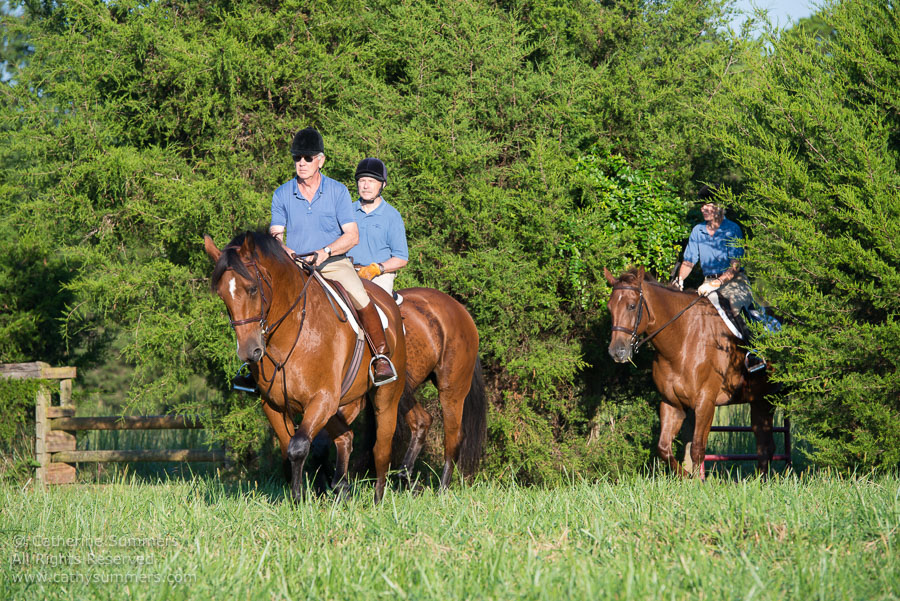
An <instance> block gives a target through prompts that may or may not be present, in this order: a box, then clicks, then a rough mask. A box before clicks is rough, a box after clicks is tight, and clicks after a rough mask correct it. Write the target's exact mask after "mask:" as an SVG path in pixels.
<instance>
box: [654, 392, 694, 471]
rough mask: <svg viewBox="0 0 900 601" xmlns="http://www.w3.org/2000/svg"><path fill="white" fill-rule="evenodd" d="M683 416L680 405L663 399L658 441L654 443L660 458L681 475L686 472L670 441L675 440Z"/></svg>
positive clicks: (660, 408) (660, 406) (660, 409)
mask: <svg viewBox="0 0 900 601" xmlns="http://www.w3.org/2000/svg"><path fill="white" fill-rule="evenodd" d="M684 416H685V413H684V409H683V408H682V407H675V406H674V405H670V404H668V403H666V402H665V401H663V402H662V403H660V405H659V423H660V432H659V442H658V443H657V444H656V452H657V453H658V454H659V457H660V459H662V460H663V461H665V462H666V464H668V466H669V467H670V468H672V469H673V470H674V471H675V473H676V474H678V475H679V476H682V477H686V476H688V473H687V471H686V470H685V469H684V467H682V465H681V464H680V463H678V460H677V459H676V458H675V453H674V452H673V451H672V441H673V440H675V437H676V436H678V432H679V431H680V430H681V424H682V422H684Z"/></svg>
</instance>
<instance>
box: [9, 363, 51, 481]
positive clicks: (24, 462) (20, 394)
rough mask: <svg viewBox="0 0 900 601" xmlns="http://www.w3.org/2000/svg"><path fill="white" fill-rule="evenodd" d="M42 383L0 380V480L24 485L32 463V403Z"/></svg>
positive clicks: (43, 385)
mask: <svg viewBox="0 0 900 601" xmlns="http://www.w3.org/2000/svg"><path fill="white" fill-rule="evenodd" d="M48 384H49V382H46V381H43V380H13V379H7V378H2V377H0V455H2V460H0V480H12V481H24V479H25V477H26V476H27V475H28V472H29V471H30V469H31V468H32V467H33V463H34V402H35V396H36V394H37V392H38V390H40V388H41V387H46V386H47V385H48Z"/></svg>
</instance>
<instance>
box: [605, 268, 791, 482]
mask: <svg viewBox="0 0 900 601" xmlns="http://www.w3.org/2000/svg"><path fill="white" fill-rule="evenodd" d="M603 271H604V274H605V275H606V279H607V281H608V282H609V284H610V286H612V292H611V294H610V298H609V302H608V304H607V306H608V308H609V311H610V313H611V315H612V323H613V326H612V337H611V341H610V344H609V354H610V355H611V356H612V358H613V360H614V361H616V362H617V363H626V362H628V361H630V360H631V358H632V356H633V355H634V353H635V352H636V351H637V349H638V348H639V347H640V346H641V345H642V344H643V343H644V342H647V341H649V340H652V341H653V346H654V348H655V349H656V355H655V357H654V360H653V381H654V383H655V384H656V388H657V389H658V390H659V392H660V394H661V395H662V397H663V400H662V403H660V406H659V420H660V425H661V431H660V435H659V442H658V443H657V451H658V453H659V456H660V457H661V458H662V459H663V460H664V461H665V462H666V463H668V465H669V466H670V467H671V468H672V469H673V470H675V472H676V473H678V474H679V475H682V476H687V475H689V474H688V473H687V471H686V470H685V469H684V468H683V467H682V465H681V464H680V463H679V462H678V461H677V460H676V458H675V455H674V453H673V452H672V441H673V440H674V438H675V436H677V435H678V432H679V430H680V429H681V424H682V422H683V421H684V418H685V410H687V409H693V411H694V414H695V425H694V434H693V442H692V444H691V460H692V462H693V466H694V473H695V474H696V473H698V471H699V470H700V467H701V466H702V465H703V460H704V457H705V456H706V443H707V440H708V438H709V431H710V427H711V426H712V422H713V417H714V416H715V410H716V407H719V406H721V405H730V404H737V403H749V404H750V418H751V429H752V431H753V433H754V435H755V436H756V452H757V456H758V461H757V469H758V470H760V471H762V472H763V473H765V472H767V471H768V467H769V462H770V461H771V459H772V456H773V455H774V453H775V440H774V438H773V436H772V425H773V419H774V413H775V410H774V407H773V406H772V404H771V403H770V402H769V400H768V398H767V395H769V394H771V393H773V392H774V391H775V387H774V386H773V385H772V384H771V383H770V382H769V379H768V374H767V373H766V371H765V370H763V371H759V372H756V373H753V374H750V373H748V372H747V369H746V367H745V365H744V352H743V351H742V350H741V349H740V347H739V343H740V340H739V339H738V338H737V337H736V336H734V334H732V333H731V331H730V330H729V329H728V327H727V325H726V324H725V323H724V322H723V321H722V318H721V317H720V316H719V314H718V313H717V312H716V310H715V308H714V307H713V305H712V303H711V302H710V301H709V299H707V298H705V297H698V296H697V295H696V293H688V292H681V291H679V290H677V289H675V288H672V287H668V286H664V285H662V284H660V283H658V282H656V281H654V280H652V278H649V276H647V275H646V274H645V273H644V270H643V268H641V269H637V270H635V269H632V270H629V271H626V272H625V273H623V274H622V275H621V276H620V277H618V278H615V277H614V276H613V275H612V274H611V273H610V272H609V270H608V269H605V268H604V270H603ZM640 336H644V338H643V340H641V341H638V337H640Z"/></svg>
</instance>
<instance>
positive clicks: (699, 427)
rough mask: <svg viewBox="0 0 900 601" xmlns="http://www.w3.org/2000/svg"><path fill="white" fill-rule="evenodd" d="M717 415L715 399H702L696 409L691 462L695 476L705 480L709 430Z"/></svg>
mask: <svg viewBox="0 0 900 601" xmlns="http://www.w3.org/2000/svg"><path fill="white" fill-rule="evenodd" d="M715 416H716V402H715V400H711V401H710V400H701V401H699V402H698V403H697V406H696V408H695V409H694V435H693V437H692V439H691V462H692V465H693V474H692V475H693V476H699V477H700V479H701V480H703V479H704V478H705V477H706V476H705V472H704V470H703V464H704V461H705V459H706V444H707V442H709V430H710V428H712V423H713V418H714V417H715Z"/></svg>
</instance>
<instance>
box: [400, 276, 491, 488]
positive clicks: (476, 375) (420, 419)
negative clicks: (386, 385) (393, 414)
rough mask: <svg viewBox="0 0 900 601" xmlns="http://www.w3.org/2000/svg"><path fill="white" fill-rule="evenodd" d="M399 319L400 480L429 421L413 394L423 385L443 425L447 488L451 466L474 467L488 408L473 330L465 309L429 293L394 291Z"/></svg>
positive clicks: (412, 462) (466, 469)
mask: <svg viewBox="0 0 900 601" xmlns="http://www.w3.org/2000/svg"><path fill="white" fill-rule="evenodd" d="M398 294H399V295H400V296H401V297H402V298H403V301H402V303H401V304H400V314H401V315H402V316H403V325H404V327H405V330H406V349H407V361H406V392H405V394H404V395H403V397H402V398H401V399H400V414H401V415H402V416H403V417H404V418H405V420H406V423H407V425H408V426H409V429H410V431H411V437H410V441H409V447H407V450H406V454H405V455H404V457H403V461H402V462H401V464H400V467H399V471H400V477H401V478H402V479H403V480H405V481H406V483H409V479H410V471H411V470H412V468H413V466H414V465H415V463H416V458H417V457H418V456H419V453H420V452H421V451H422V448H423V446H424V444H425V437H426V435H427V434H428V429H429V428H430V427H431V422H432V418H431V415H429V414H428V412H427V411H426V410H425V409H424V408H423V407H422V405H420V404H419V403H418V401H416V400H415V398H414V397H413V395H412V393H413V391H415V389H416V388H418V387H419V386H421V385H422V384H423V383H424V382H425V381H426V380H431V382H432V383H433V384H434V386H435V387H436V388H437V391H438V400H439V401H440V404H441V413H442V416H443V423H444V468H443V472H442V474H441V482H440V488H441V489H445V488H447V487H448V486H449V485H450V479H451V477H452V475H453V467H454V465H458V466H459V468H460V470H461V471H462V472H463V473H464V474H471V473H473V472H474V470H475V468H476V467H477V466H478V461H479V459H480V457H481V453H482V449H483V447H484V439H485V434H486V423H487V403H486V400H485V394H484V376H483V375H482V371H481V363H480V362H479V360H478V329H477V328H476V327H475V321H474V320H473V319H472V316H471V315H469V312H468V311H466V308H465V307H464V306H463V305H462V304H461V303H459V302H458V301H457V300H456V299H454V298H453V297H451V296H449V295H448V294H444V293H443V292H440V291H438V290H435V289H433V288H406V289H404V290H399V291H398Z"/></svg>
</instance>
